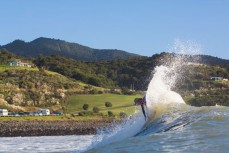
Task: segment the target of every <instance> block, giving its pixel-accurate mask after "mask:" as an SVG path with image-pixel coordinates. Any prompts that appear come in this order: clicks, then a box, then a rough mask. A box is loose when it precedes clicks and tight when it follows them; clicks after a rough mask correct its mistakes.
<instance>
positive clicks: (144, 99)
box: [140, 96, 147, 120]
mask: <svg viewBox="0 0 229 153" xmlns="http://www.w3.org/2000/svg"><path fill="white" fill-rule="evenodd" d="M140 104H141V107H142V113H143V115H144V117H145V120H146V117H147V116H146V112H145V108H144V106H146V96H144V97H143V98H142V100H141V103H140Z"/></svg>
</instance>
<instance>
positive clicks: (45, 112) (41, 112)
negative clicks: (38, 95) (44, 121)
mask: <svg viewBox="0 0 229 153" xmlns="http://www.w3.org/2000/svg"><path fill="white" fill-rule="evenodd" d="M37 112H38V114H42V115H50V110H49V109H40V110H38V111H37Z"/></svg>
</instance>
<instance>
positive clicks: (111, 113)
mask: <svg viewBox="0 0 229 153" xmlns="http://www.w3.org/2000/svg"><path fill="white" fill-rule="evenodd" d="M107 114H108V116H109V117H114V116H115V115H114V113H113V112H112V111H108V112H107Z"/></svg>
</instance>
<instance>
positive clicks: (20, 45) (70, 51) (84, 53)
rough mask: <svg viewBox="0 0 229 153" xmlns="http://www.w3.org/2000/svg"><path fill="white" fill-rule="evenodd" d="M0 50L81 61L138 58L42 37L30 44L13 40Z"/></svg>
mask: <svg viewBox="0 0 229 153" xmlns="http://www.w3.org/2000/svg"><path fill="white" fill-rule="evenodd" d="M0 48H6V49H7V50H9V51H10V52H12V53H15V54H16V55H20V56H24V57H37V56H38V55H43V56H49V55H53V54H58V55H61V56H64V57H69V58H73V59H76V60H82V61H100V60H115V59H132V58H134V57H137V56H140V55H137V54H132V53H128V52H126V51H122V50H117V49H93V48H90V47H87V46H83V45H80V44H77V43H70V42H66V41H63V40H59V39H50V38H43V37H41V38H38V39H35V40H33V41H31V42H24V41H22V40H15V41H13V42H12V43H9V44H7V45H3V46H0Z"/></svg>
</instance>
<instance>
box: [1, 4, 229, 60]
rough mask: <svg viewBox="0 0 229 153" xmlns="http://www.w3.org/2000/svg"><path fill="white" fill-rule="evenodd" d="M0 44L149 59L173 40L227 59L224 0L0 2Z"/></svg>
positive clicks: (228, 21) (228, 24) (228, 18)
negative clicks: (65, 45) (47, 43)
mask: <svg viewBox="0 0 229 153" xmlns="http://www.w3.org/2000/svg"><path fill="white" fill-rule="evenodd" d="M0 19H1V20H0V25H1V26H0V45H4V44H7V43H9V42H12V41H13V40H15V39H21V40H24V41H32V40H33V39H36V38H38V37H48V38H56V39H63V40H66V41H70V42H76V43H80V44H82V45H86V46H89V47H92V48H100V49H107V48H109V49H121V50H126V51H128V52H132V53H137V54H140V55H146V56H152V55H153V54H155V53H160V52H162V51H166V50H169V49H170V48H171V46H172V45H173V43H174V40H175V39H179V40H180V41H184V42H186V41H190V40H191V41H194V42H196V43H198V44H199V45H200V46H201V48H202V54H208V55H212V56H217V57H221V58H224V59H229V1H228V0H189V1H188V0H20V1H19V0H1V1H0Z"/></svg>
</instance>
